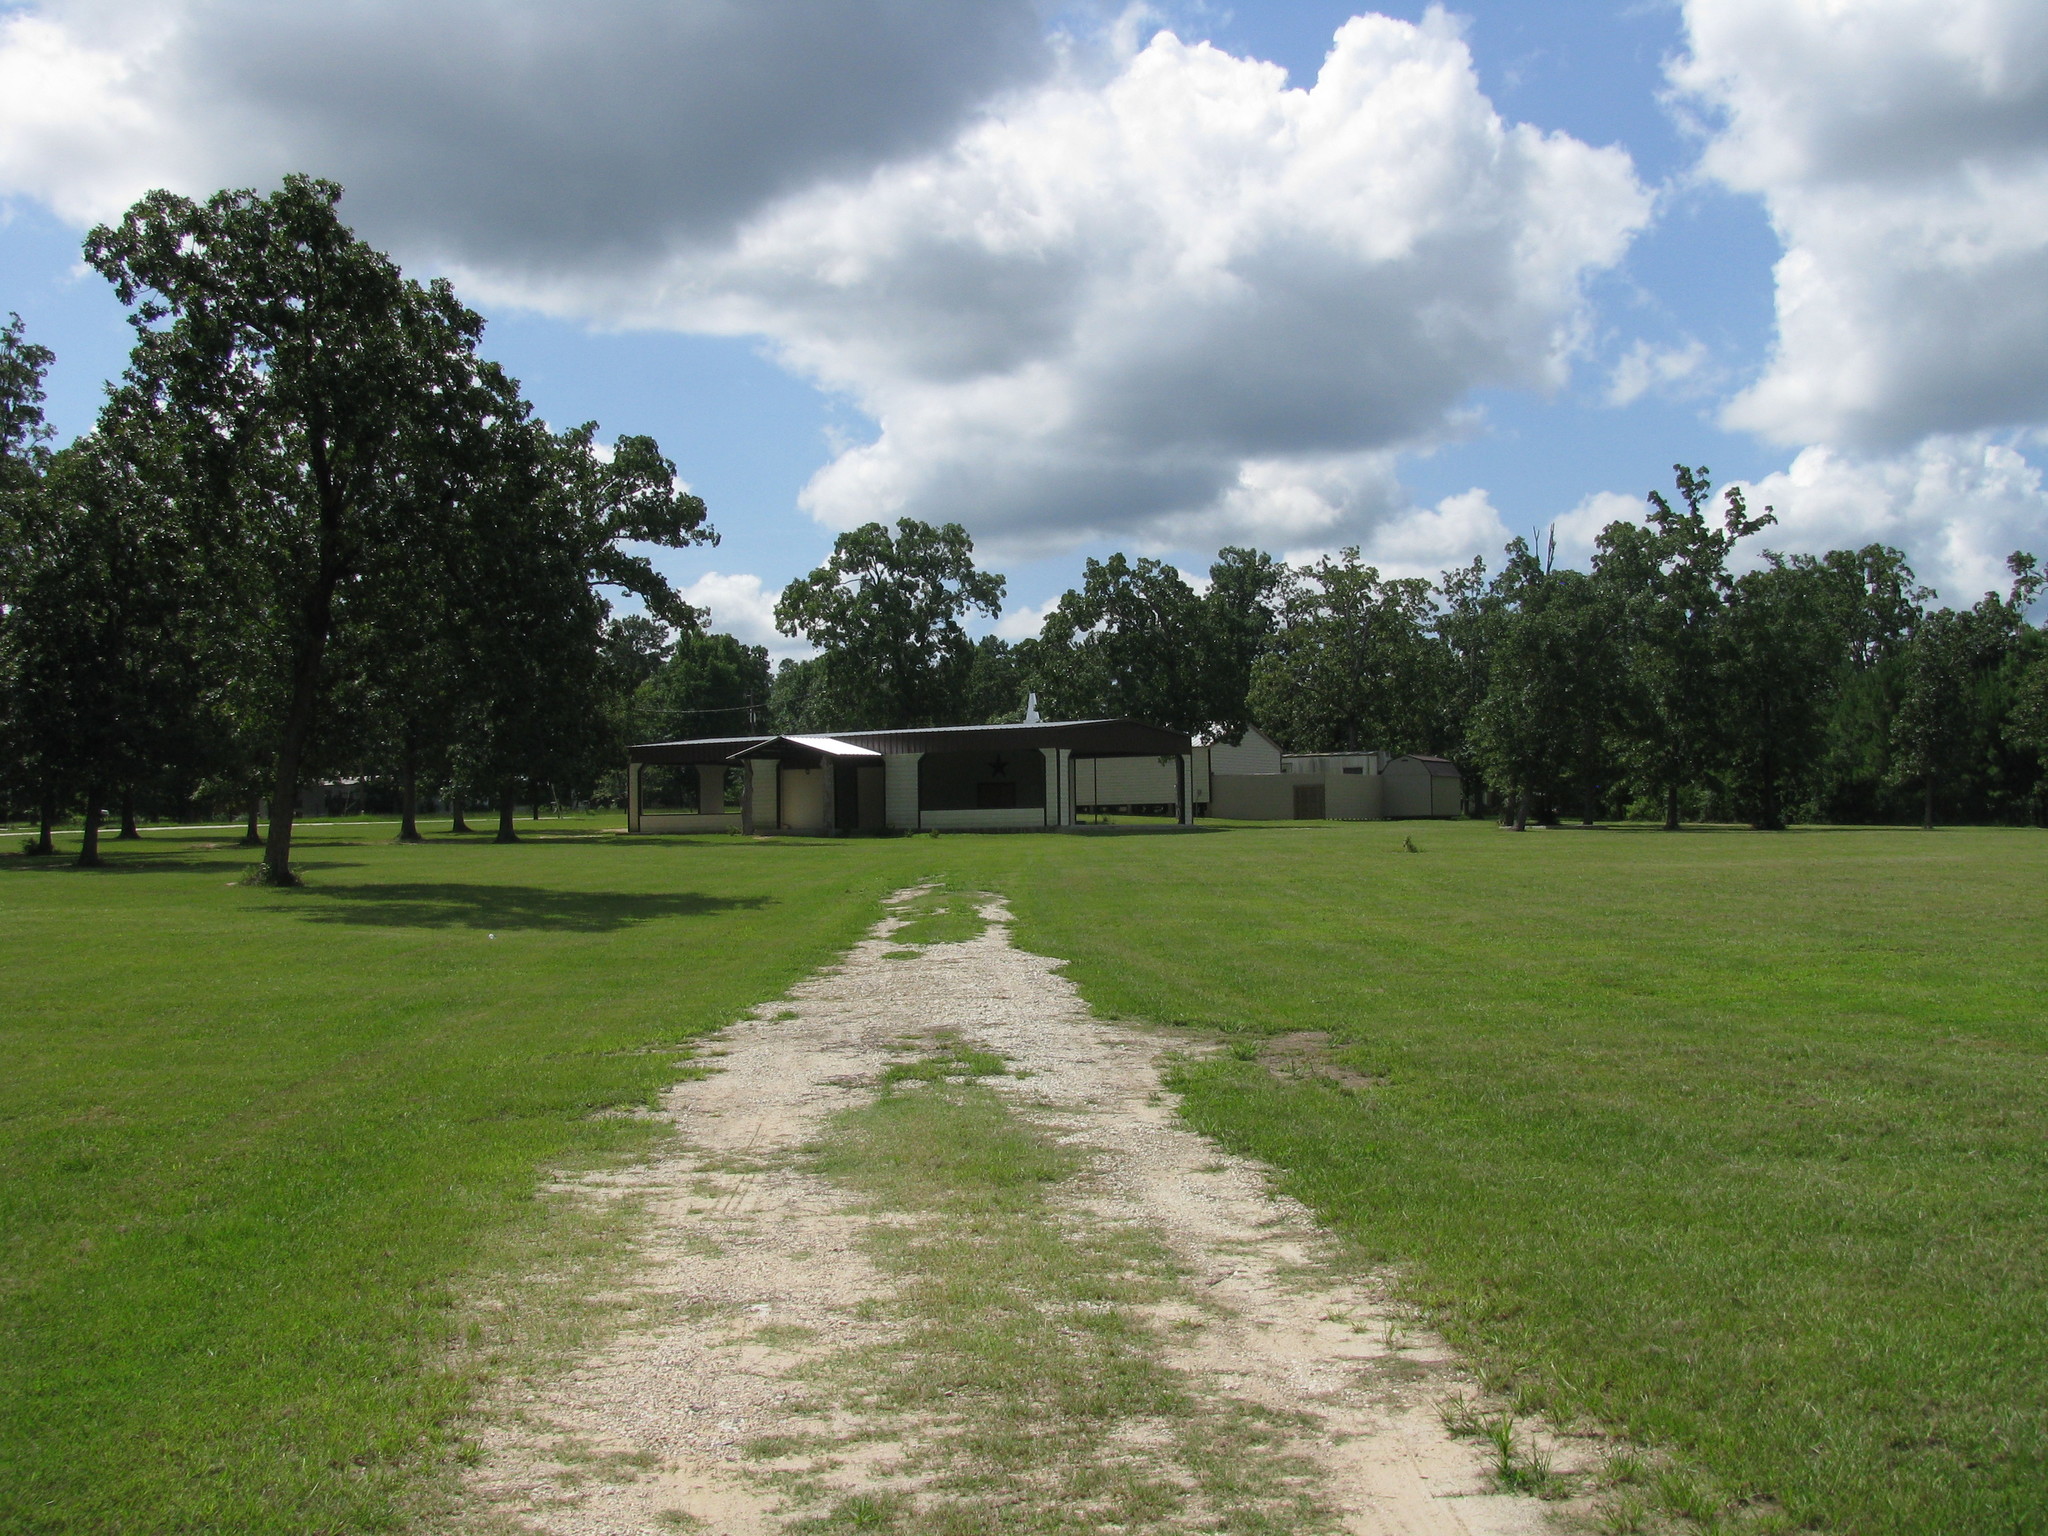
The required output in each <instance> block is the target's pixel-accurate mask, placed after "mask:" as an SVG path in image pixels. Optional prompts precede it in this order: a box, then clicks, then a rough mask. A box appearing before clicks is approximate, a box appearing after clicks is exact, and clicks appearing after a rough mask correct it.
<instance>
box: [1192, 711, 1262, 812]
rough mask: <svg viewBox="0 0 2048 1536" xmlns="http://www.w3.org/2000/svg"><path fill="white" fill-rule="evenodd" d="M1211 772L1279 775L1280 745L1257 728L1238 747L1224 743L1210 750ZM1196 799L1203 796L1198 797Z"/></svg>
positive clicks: (1251, 730) (1253, 728)
mask: <svg viewBox="0 0 2048 1536" xmlns="http://www.w3.org/2000/svg"><path fill="white" fill-rule="evenodd" d="M1209 771H1210V772H1211V773H1278V772H1280V743H1279V742H1277V741H1275V740H1274V739H1273V738H1272V737H1270V736H1268V735H1267V734H1266V733H1265V732H1264V731H1262V730H1260V729H1259V728H1258V727H1257V726H1253V727H1252V728H1251V729H1249V730H1247V731H1246V732H1245V733H1244V740H1242V741H1240V742H1239V743H1238V744H1237V745H1236V746H1234V747H1233V746H1229V745H1227V744H1225V743H1223V742H1218V743H1216V745H1214V746H1212V747H1211V748H1209ZM1195 798H1196V799H1198V800H1199V799H1202V798H1204V797H1203V796H1200V795H1197V796H1196V797H1195Z"/></svg>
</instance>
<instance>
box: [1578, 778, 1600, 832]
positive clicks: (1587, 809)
mask: <svg viewBox="0 0 2048 1536" xmlns="http://www.w3.org/2000/svg"><path fill="white" fill-rule="evenodd" d="M1599 810H1600V797H1599V795H1598V794H1597V792H1595V790H1594V788H1593V786H1592V785H1590V784H1588V785H1587V786H1586V793H1585V797H1584V804H1583V805H1582V806H1581V807H1580V814H1579V825H1580V826H1582V827H1590V826H1592V825H1593V823H1594V822H1596V821H1598V820H1599V819H1600V817H1599V814H1598V812H1599Z"/></svg>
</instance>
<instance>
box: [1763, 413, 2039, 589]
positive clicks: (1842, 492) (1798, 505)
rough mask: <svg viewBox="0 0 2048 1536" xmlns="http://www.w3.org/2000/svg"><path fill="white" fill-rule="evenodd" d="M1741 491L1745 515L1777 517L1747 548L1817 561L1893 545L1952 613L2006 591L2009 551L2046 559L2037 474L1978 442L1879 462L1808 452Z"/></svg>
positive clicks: (1941, 445) (1926, 445)
mask: <svg viewBox="0 0 2048 1536" xmlns="http://www.w3.org/2000/svg"><path fill="white" fill-rule="evenodd" d="M1744 493H1745V495H1746V496H1747V497H1748V500H1749V504H1750V508H1751V510H1752V511H1756V510H1759V509H1761V508H1762V507H1764V506H1772V507H1775V508H1776V510H1777V514H1778V525H1777V526H1776V527H1774V528H1767V529H1765V530H1764V532H1763V533H1761V534H1759V535H1758V536H1757V537H1756V538H1755V540H1753V541H1751V542H1752V543H1754V544H1755V545H1756V546H1757V547H1758V548H1763V547H1768V548H1772V549H1779V550H1786V551H1796V552H1800V553H1806V554H1818V553H1820V552H1821V551H1823V550H1827V549H1839V548H1855V547H1860V546H1861V545H1864V544H1870V543H1883V544H1890V545H1893V546H1895V547H1896V548H1899V549H1903V550H1904V551H1905V552H1906V554H1907V556H1908V557H1909V558H1910V559H1911V560H1912V562H1913V567H1914V569H1915V570H1916V571H1917V572H1918V573H1919V576H1920V579H1921V581H1923V582H1924V583H1926V584H1927V585H1929V586H1932V587H1935V588H1937V589H1939V591H1940V593H1941V597H1942V601H1944V602H1946V603H1952V604H1956V605H1958V606H1967V605H1969V604H1970V603H1973V602H1975V601H1976V600H1977V599H1978V598H1979V597H1980V596H1982V595H1983V594H1984V593H1985V592H1989V591H1997V592H2001V593H2002V592H2004V591H2005V589H2006V588H2007V587H2008V586H2009V585H2010V578H2009V577H2008V576H2007V575H2006V570H2005V557H2006V556H2007V555H2008V554H2010V553H2011V552H2012V551H2013V550H2016V549H2026V550H2030V551H2032V552H2033V553H2035V554H2038V555H2043V556H2048V489H2044V487H2043V484H2042V477H2041V471H2040V470H2039V469H2037V468H2036V467H2035V466H2034V465H2032V464H2031V463H2029V462H2028V461H2027V460H2026V459H2025V458H2024V457H2022V456H2021V454H2020V453H2019V452H2018V451H2017V450H2016V449H2015V448H2013V447H2012V446H2010V445H2009V444H2006V443H2003V442H1999V441H1997V440H1995V439H1993V438H1991V437H1989V436H1987V435H1984V434H1973V435H1969V436H1959V437H1934V438H1929V439H1927V440H1926V441H1924V442H1921V443H1919V444H1918V445H1916V446H1915V447H1914V448H1913V449H1912V450H1911V451H1910V452H1907V453H1902V454H1897V455H1888V456H1877V457H1858V456H1856V455H1851V454H1845V453H1841V452H1839V451H1837V450H1835V449H1831V448H1807V449H1805V450H1803V451H1802V452H1801V453H1800V454H1799V456H1798V457H1797V458H1795V459H1794V460H1793V461H1792V463H1791V465H1790V467H1789V468H1787V469H1785V470H1783V471H1781V472H1779V473H1778V474H1774V475H1765V476H1764V477H1763V478H1762V479H1760V480H1757V481H1755V482H1754V483H1752V484H1748V485H1745V486H1744Z"/></svg>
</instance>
